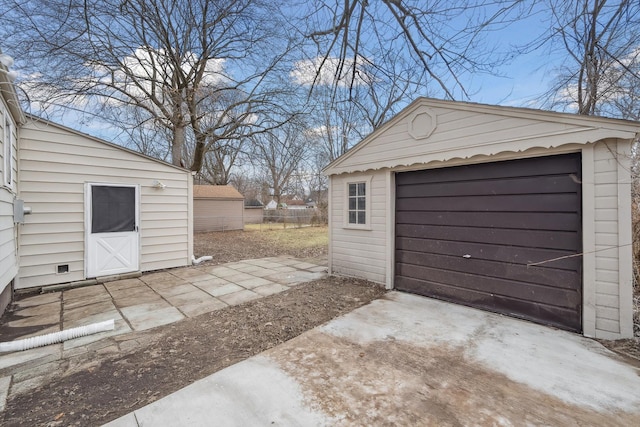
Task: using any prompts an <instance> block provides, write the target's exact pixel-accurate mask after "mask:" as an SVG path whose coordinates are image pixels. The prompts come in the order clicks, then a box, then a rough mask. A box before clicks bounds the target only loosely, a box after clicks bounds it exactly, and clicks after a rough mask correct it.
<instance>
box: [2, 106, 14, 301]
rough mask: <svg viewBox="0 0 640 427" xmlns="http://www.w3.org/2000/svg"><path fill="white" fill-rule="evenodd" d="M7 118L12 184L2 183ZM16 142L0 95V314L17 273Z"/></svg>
mask: <svg viewBox="0 0 640 427" xmlns="http://www.w3.org/2000/svg"><path fill="white" fill-rule="evenodd" d="M6 118H9V120H10V121H11V128H12V131H13V132H12V133H13V138H12V139H13V141H12V145H13V150H12V153H13V157H14V158H13V161H12V162H11V164H12V172H13V182H12V184H11V186H6V185H5V182H4V172H5V170H4V168H5V145H6V144H8V143H10V142H9V141H5V122H6ZM17 141H18V138H17V126H16V122H15V120H14V118H13V117H12V115H11V114H10V112H9V108H8V106H7V104H6V103H5V101H4V98H3V97H2V96H0V313H1V312H2V311H3V310H4V308H5V306H6V305H7V303H8V302H9V300H10V297H11V296H10V294H7V293H6V292H5V291H6V290H7V288H8V286H9V285H10V283H11V281H12V280H13V279H14V278H15V276H16V275H17V273H18V257H17V231H16V226H15V225H14V222H13V200H14V199H15V194H16V191H17V174H18V170H17V158H16V153H17V150H18V147H17ZM9 292H10V291H9Z"/></svg>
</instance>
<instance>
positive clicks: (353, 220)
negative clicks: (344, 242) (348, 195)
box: [349, 212, 357, 224]
mask: <svg viewBox="0 0 640 427" xmlns="http://www.w3.org/2000/svg"><path fill="white" fill-rule="evenodd" d="M349 224H357V222H356V213H355V212H349Z"/></svg>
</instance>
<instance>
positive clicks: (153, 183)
mask: <svg viewBox="0 0 640 427" xmlns="http://www.w3.org/2000/svg"><path fill="white" fill-rule="evenodd" d="M151 185H152V186H153V187H155V188H165V187H166V185H165V184H163V183H162V181H159V180H157V179H156V180H154V181H153V182H152V183H151Z"/></svg>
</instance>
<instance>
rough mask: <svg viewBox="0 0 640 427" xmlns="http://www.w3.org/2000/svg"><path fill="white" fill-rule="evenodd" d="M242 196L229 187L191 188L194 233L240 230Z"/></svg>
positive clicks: (242, 206) (197, 186)
mask: <svg viewBox="0 0 640 427" xmlns="http://www.w3.org/2000/svg"><path fill="white" fill-rule="evenodd" d="M243 215H244V196H243V195H242V194H240V193H239V192H238V190H236V189H235V188H233V187H232V186H230V185H194V186H193V223H194V230H195V231H196V232H203V231H220V230H222V231H226V230H242V229H243V228H244V219H243Z"/></svg>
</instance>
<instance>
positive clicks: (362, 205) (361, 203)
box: [358, 197, 366, 211]
mask: <svg viewBox="0 0 640 427" xmlns="http://www.w3.org/2000/svg"><path fill="white" fill-rule="evenodd" d="M365 209H366V199H365V198H364V197H358V210H360V211H363V210H365Z"/></svg>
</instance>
